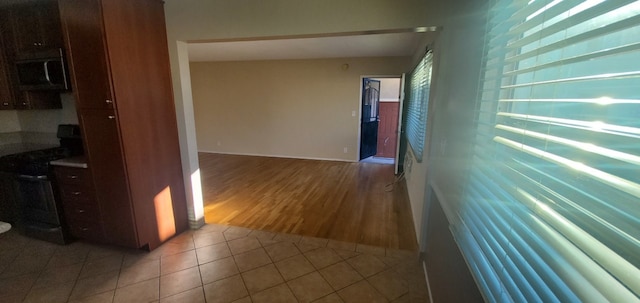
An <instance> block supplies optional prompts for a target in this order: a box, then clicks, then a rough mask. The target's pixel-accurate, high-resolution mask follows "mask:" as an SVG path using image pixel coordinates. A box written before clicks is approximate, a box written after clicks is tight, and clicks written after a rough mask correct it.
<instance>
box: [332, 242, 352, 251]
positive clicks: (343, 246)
mask: <svg viewBox="0 0 640 303" xmlns="http://www.w3.org/2000/svg"><path fill="white" fill-rule="evenodd" d="M327 247H329V248H334V249H340V250H346V251H356V243H350V242H343V241H336V240H329V242H328V243H327Z"/></svg>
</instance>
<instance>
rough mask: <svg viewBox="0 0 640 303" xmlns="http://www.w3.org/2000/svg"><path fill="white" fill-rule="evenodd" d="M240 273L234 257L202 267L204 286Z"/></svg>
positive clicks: (201, 273)
mask: <svg viewBox="0 0 640 303" xmlns="http://www.w3.org/2000/svg"><path fill="white" fill-rule="evenodd" d="M239 273H240V271H238V267H237V266H236V262H235V260H234V259H233V257H227V258H224V259H220V260H216V261H213V262H209V263H207V264H203V265H200V275H201V276H202V283H203V284H209V283H211V282H214V281H217V280H220V279H224V278H228V277H231V276H234V275H237V274H239Z"/></svg>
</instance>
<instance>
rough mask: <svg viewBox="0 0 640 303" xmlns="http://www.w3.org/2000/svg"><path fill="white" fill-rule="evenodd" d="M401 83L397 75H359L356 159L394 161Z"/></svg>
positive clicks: (376, 161) (396, 148)
mask: <svg viewBox="0 0 640 303" xmlns="http://www.w3.org/2000/svg"><path fill="white" fill-rule="evenodd" d="M401 86H402V78H401V77H365V78H363V79H362V92H361V96H362V99H361V120H360V158H359V160H360V162H366V163H378V164H389V165H393V164H396V162H397V153H398V143H399V140H398V134H399V132H398V130H399V129H400V112H401Z"/></svg>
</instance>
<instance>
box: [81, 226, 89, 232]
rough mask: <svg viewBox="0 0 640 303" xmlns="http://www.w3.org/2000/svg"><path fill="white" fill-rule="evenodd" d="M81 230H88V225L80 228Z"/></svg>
mask: <svg viewBox="0 0 640 303" xmlns="http://www.w3.org/2000/svg"><path fill="white" fill-rule="evenodd" d="M80 230H82V231H87V230H89V228H87V227H81V228H80Z"/></svg>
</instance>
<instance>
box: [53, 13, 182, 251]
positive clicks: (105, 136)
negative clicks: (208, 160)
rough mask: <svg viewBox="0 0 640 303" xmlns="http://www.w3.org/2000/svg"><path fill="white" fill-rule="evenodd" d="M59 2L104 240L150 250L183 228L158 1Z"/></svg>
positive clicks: (174, 127) (177, 152)
mask: <svg viewBox="0 0 640 303" xmlns="http://www.w3.org/2000/svg"><path fill="white" fill-rule="evenodd" d="M59 6H60V16H61V20H62V28H63V35H64V40H65V48H66V51H67V53H68V54H69V65H70V70H71V82H72V86H73V87H74V94H75V99H76V108H77V109H78V116H79V120H80V125H81V127H82V133H83V137H84V142H85V148H86V154H87V155H86V156H87V158H88V165H89V168H90V169H91V175H92V179H93V184H94V186H95V192H96V202H97V205H98V206H99V208H100V211H101V219H102V225H103V229H104V231H105V237H106V239H107V242H108V243H112V244H117V245H122V246H128V247H148V248H149V249H154V248H155V247H157V246H158V245H160V244H161V243H162V242H163V241H165V240H167V239H168V238H170V237H171V236H173V235H175V234H177V233H180V232H181V231H183V230H185V229H187V228H188V219H187V208H186V198H185V188H184V181H183V178H182V166H181V162H180V161H181V160H180V150H179V143H178V129H177V122H176V114H175V107H174V103H173V94H172V89H171V78H170V76H171V75H170V69H169V55H168V49H167V40H166V32H165V30H166V27H165V23H164V8H163V3H162V1H158V0H137V1H130V0H108V1H107V0H102V1H101V0H60V1H59Z"/></svg>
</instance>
